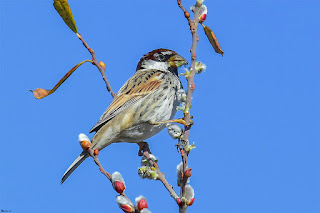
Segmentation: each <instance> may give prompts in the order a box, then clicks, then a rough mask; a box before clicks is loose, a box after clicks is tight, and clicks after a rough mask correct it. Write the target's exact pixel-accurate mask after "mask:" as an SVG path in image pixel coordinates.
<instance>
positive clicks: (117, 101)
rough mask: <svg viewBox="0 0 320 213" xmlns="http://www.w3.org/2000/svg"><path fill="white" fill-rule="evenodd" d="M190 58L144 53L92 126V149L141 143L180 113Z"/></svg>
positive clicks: (81, 158) (82, 156)
mask: <svg viewBox="0 0 320 213" xmlns="http://www.w3.org/2000/svg"><path fill="white" fill-rule="evenodd" d="M186 64H187V61H186V59H184V58H183V57H182V56H180V55H178V54H177V53H176V52H175V51H172V50H169V49H156V50H153V51H151V52H149V53H148V54H146V55H144V56H143V57H142V58H141V59H140V61H139V63H138V65H137V68H136V72H135V74H134V75H133V76H132V77H131V78H129V80H127V82H126V83H125V84H124V85H123V86H122V87H121V88H120V90H119V91H118V92H117V94H116V96H115V97H114V99H113V101H112V102H111V104H110V105H109V107H108V108H107V109H106V111H105V112H104V113H103V114H102V116H101V117H100V119H99V121H98V123H97V124H96V125H94V126H93V127H92V129H91V130H90V133H91V132H95V134H94V136H93V137H92V139H91V148H92V149H93V150H95V149H98V150H99V151H100V150H102V149H104V148H105V147H106V146H108V145H110V144H112V143H118V142H130V143H139V142H143V141H144V140H146V139H148V138H150V137H152V136H153V135H155V134H157V133H159V132H160V131H161V130H162V129H164V128H165V126H166V124H164V123H159V122H162V121H167V120H170V119H172V118H173V117H174V115H175V114H176V107H177V106H178V105H179V104H180V102H181V98H180V96H181V90H182V91H184V90H183V88H182V84H181V82H180V79H179V76H178V67H180V66H182V65H186ZM87 157H89V154H88V152H87V151H83V152H82V153H81V154H80V155H79V157H78V158H77V159H76V160H75V161H74V162H73V163H72V164H71V166H70V167H69V168H68V169H67V171H66V172H65V173H64V175H63V177H62V180H61V183H63V182H64V181H65V180H66V179H67V178H68V177H69V176H70V175H71V173H72V172H73V171H74V170H75V169H76V168H77V167H78V166H79V165H80V164H81V163H82V162H83V161H84V160H85V159H86V158H87Z"/></svg>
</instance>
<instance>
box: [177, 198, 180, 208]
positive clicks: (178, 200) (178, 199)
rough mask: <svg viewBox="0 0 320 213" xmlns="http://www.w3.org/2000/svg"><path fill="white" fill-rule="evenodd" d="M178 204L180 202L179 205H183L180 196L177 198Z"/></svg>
mask: <svg viewBox="0 0 320 213" xmlns="http://www.w3.org/2000/svg"><path fill="white" fill-rule="evenodd" d="M177 204H178V205H179V206H181V200H180V198H177Z"/></svg>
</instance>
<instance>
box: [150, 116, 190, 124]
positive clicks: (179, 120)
mask: <svg viewBox="0 0 320 213" xmlns="http://www.w3.org/2000/svg"><path fill="white" fill-rule="evenodd" d="M166 123H179V124H182V125H184V126H191V125H193V121H192V120H190V123H189V124H187V122H186V121H185V120H183V119H182V118H179V119H172V120H167V121H159V122H155V123H151V122H150V124H151V125H159V124H166Z"/></svg>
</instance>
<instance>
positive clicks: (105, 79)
mask: <svg viewBox="0 0 320 213" xmlns="http://www.w3.org/2000/svg"><path fill="white" fill-rule="evenodd" d="M77 36H78V38H79V39H80V40H81V41H82V43H83V45H84V46H85V48H87V50H88V51H89V52H90V54H91V56H92V61H93V63H92V64H93V65H95V66H96V67H97V68H98V69H99V71H100V73H101V75H102V78H103V80H104V82H105V83H106V86H107V89H108V91H109V92H110V94H111V95H112V97H113V98H114V97H115V96H116V94H115V93H114V92H113V91H112V88H111V85H110V83H109V81H108V79H107V76H106V74H105V70H106V66H105V64H104V63H103V62H102V61H100V63H99V62H98V60H97V58H96V54H95V52H94V50H93V49H92V48H90V47H89V45H88V43H87V42H86V41H85V40H84V39H83V37H82V36H81V35H80V33H77Z"/></svg>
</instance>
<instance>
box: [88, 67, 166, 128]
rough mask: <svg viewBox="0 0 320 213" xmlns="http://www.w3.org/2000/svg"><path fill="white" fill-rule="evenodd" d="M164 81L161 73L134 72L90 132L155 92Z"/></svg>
mask: <svg viewBox="0 0 320 213" xmlns="http://www.w3.org/2000/svg"><path fill="white" fill-rule="evenodd" d="M163 81H164V79H163V72H162V71H159V70H148V71H138V72H136V73H135V74H134V75H133V76H132V77H131V78H130V79H129V80H128V81H127V82H126V83H125V84H124V85H123V86H122V87H121V88H120V90H119V92H118V93H117V95H116V97H115V98H114V99H113V101H112V102H111V104H110V106H109V107H108V108H107V109H106V111H105V112H104V113H103V114H102V116H101V117H100V119H99V121H98V123H97V124H96V125H94V126H93V127H92V129H91V130H90V133H91V132H96V131H98V130H99V129H100V128H101V127H102V126H103V125H104V124H105V123H107V122H108V121H110V120H111V119H112V118H114V117H115V116H117V115H118V114H119V113H121V112H122V111H124V110H126V109H128V108H129V107H130V106H132V105H133V104H135V103H137V102H138V101H139V100H141V99H142V98H144V97H146V96H148V95H149V94H151V93H153V92H155V91H156V90H157V88H158V87H159V86H160V84H161V83H162V82H163Z"/></svg>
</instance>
